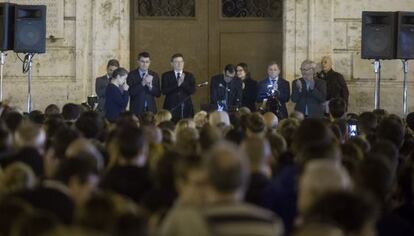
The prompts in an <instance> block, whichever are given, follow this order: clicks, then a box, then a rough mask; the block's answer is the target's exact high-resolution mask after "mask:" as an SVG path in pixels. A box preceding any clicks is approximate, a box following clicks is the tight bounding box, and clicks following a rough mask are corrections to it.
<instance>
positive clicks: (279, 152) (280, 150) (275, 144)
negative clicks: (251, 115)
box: [266, 132, 293, 175]
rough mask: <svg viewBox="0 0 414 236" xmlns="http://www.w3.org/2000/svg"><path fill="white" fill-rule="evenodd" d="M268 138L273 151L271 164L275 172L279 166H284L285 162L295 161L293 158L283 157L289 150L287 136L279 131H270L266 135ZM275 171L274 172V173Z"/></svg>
mask: <svg viewBox="0 0 414 236" xmlns="http://www.w3.org/2000/svg"><path fill="white" fill-rule="evenodd" d="M266 138H267V140H268V141H269V144H270V150H271V151H272V159H271V160H270V164H271V166H272V169H273V172H275V171H277V170H278V169H279V168H281V167H283V165H284V164H290V163H293V159H285V158H283V157H284V155H285V154H286V152H287V150H288V149H287V143H286V140H285V138H283V136H282V135H280V134H278V133H275V132H273V133H268V134H267V135H266ZM274 174H275V173H273V175H274Z"/></svg>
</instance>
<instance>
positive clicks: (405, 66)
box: [402, 59, 408, 117]
mask: <svg viewBox="0 0 414 236" xmlns="http://www.w3.org/2000/svg"><path fill="white" fill-rule="evenodd" d="M402 63H403V70H404V83H403V112H404V117H405V116H407V112H408V109H407V74H408V60H407V59H403V60H402Z"/></svg>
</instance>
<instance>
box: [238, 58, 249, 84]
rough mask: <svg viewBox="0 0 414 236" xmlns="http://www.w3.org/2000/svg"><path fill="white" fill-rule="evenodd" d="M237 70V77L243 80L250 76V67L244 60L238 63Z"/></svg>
mask: <svg viewBox="0 0 414 236" xmlns="http://www.w3.org/2000/svg"><path fill="white" fill-rule="evenodd" d="M236 72H237V77H238V78H240V79H241V80H244V79H246V78H250V72H249V68H248V66H247V64H246V63H244V62H240V63H239V64H237V66H236Z"/></svg>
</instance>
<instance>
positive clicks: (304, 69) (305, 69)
mask: <svg viewBox="0 0 414 236" xmlns="http://www.w3.org/2000/svg"><path fill="white" fill-rule="evenodd" d="M300 70H303V71H309V70H313V68H312V67H309V68H300Z"/></svg>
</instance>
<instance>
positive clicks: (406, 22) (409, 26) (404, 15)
mask: <svg viewBox="0 0 414 236" xmlns="http://www.w3.org/2000/svg"><path fill="white" fill-rule="evenodd" d="M396 58H398V59H414V12H398V34H397V57H396Z"/></svg>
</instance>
